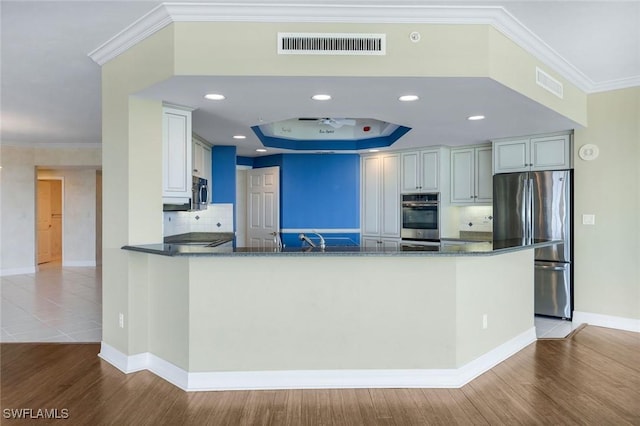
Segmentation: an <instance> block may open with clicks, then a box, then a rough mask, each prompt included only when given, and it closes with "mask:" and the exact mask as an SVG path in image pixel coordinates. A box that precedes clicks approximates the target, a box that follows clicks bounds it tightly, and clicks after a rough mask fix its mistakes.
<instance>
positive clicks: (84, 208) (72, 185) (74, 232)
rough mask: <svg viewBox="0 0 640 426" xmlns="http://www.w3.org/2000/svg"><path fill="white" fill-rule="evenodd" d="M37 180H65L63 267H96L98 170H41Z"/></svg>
mask: <svg viewBox="0 0 640 426" xmlns="http://www.w3.org/2000/svg"><path fill="white" fill-rule="evenodd" d="M38 178H39V179H50V178H63V184H64V187H63V196H64V200H63V209H64V210H63V216H62V220H63V221H64V225H63V235H62V244H63V246H62V249H63V253H62V264H63V266H95V265H96V170H95V169H77V168H74V169H47V170H38Z"/></svg>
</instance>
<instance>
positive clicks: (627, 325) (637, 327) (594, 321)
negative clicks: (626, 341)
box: [573, 311, 640, 333]
mask: <svg viewBox="0 0 640 426" xmlns="http://www.w3.org/2000/svg"><path fill="white" fill-rule="evenodd" d="M573 324H574V325H578V324H589V325H595V326H598V327H606V328H615V329H617V330H625V331H635V332H636V333H640V319H634V318H625V317H615V316H612V315H602V314H593V313H590V312H579V311H573Z"/></svg>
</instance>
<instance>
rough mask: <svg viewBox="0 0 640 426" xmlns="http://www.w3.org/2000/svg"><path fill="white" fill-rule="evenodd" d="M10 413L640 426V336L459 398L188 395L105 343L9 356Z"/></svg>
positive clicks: (532, 358)
mask: <svg viewBox="0 0 640 426" xmlns="http://www.w3.org/2000/svg"><path fill="white" fill-rule="evenodd" d="M0 346H1V347H0V350H1V356H2V358H1V359H0V362H1V367H2V368H1V374H2V376H0V380H1V382H2V383H1V390H2V396H1V406H2V407H1V408H2V415H3V418H1V419H0V423H2V424H14V423H16V424H34V423H35V424H47V423H49V422H50V421H49V420H10V419H6V418H4V414H5V413H6V411H5V409H10V408H14V409H16V408H31V409H33V410H34V413H35V412H36V411H35V410H37V409H38V408H43V409H44V408H46V409H52V408H57V409H58V410H59V411H60V410H62V409H67V410H68V414H69V418H68V419H67V420H58V422H60V423H62V424H73V425H102V424H105V425H106V424H109V425H234V426H235V425H292V426H293V425H295V426H298V425H398V426H407V425H431V424H433V425H455V424H459V425H487V424H489V425H517V424H526V425H536V424H540V425H559V424H563V425H564V424H566V425H570V424H576V425H578V424H579V425H640V335H639V334H637V333H632V332H624V331H618V330H611V329H606V328H599V327H592V326H588V327H584V328H582V329H581V330H579V331H578V332H576V333H575V334H573V335H572V336H571V337H570V338H567V339H558V340H540V341H537V342H536V343H534V344H532V345H530V346H528V347H527V348H525V349H524V350H522V351H521V352H519V353H517V354H516V355H514V356H513V357H511V358H509V359H508V360H506V361H505V362H503V363H501V364H499V365H498V366H496V367H495V368H493V369H491V370H490V371H488V372H487V373H485V374H483V375H482V376H480V377H478V378H477V379H476V380H474V381H472V382H471V383H469V384H467V385H466V386H464V387H462V388H460V389H341V390H338V389H329V390H283V391H233V392H195V393H187V392H184V391H182V390H180V389H178V388H176V387H174V386H173V385H171V384H169V383H168V382H165V381H164V380H162V379H160V378H158V377H156V376H155V375H153V374H151V373H149V372H147V371H142V372H138V373H133V374H129V375H125V374H123V373H121V372H120V371H118V370H116V369H115V368H114V367H112V366H111V365H109V364H108V363H106V362H104V361H102V360H101V359H99V358H98V357H97V356H96V355H97V353H98V351H99V345H97V344H66V343H65V344H55V343H54V344H52V343H33V344H29V343H5V344H2V345H0Z"/></svg>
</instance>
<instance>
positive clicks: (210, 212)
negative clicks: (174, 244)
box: [163, 203, 233, 237]
mask: <svg viewBox="0 0 640 426" xmlns="http://www.w3.org/2000/svg"><path fill="white" fill-rule="evenodd" d="M163 216H164V220H163V227H164V228H163V235H164V236H165V237H166V236H169V235H177V234H186V233H188V232H233V204H231V203H224V204H209V206H208V208H207V209H206V210H199V211H195V212H163Z"/></svg>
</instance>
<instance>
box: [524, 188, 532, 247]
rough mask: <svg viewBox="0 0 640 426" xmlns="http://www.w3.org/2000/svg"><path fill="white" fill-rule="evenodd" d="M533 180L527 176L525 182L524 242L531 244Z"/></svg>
mask: <svg viewBox="0 0 640 426" xmlns="http://www.w3.org/2000/svg"><path fill="white" fill-rule="evenodd" d="M532 183H533V180H532V179H529V177H527V180H526V182H525V186H524V187H525V200H524V202H525V219H524V222H525V225H524V226H525V234H524V236H525V244H531V236H532V227H533V225H532V212H531V209H532V207H533V206H532V203H533V185H532Z"/></svg>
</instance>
